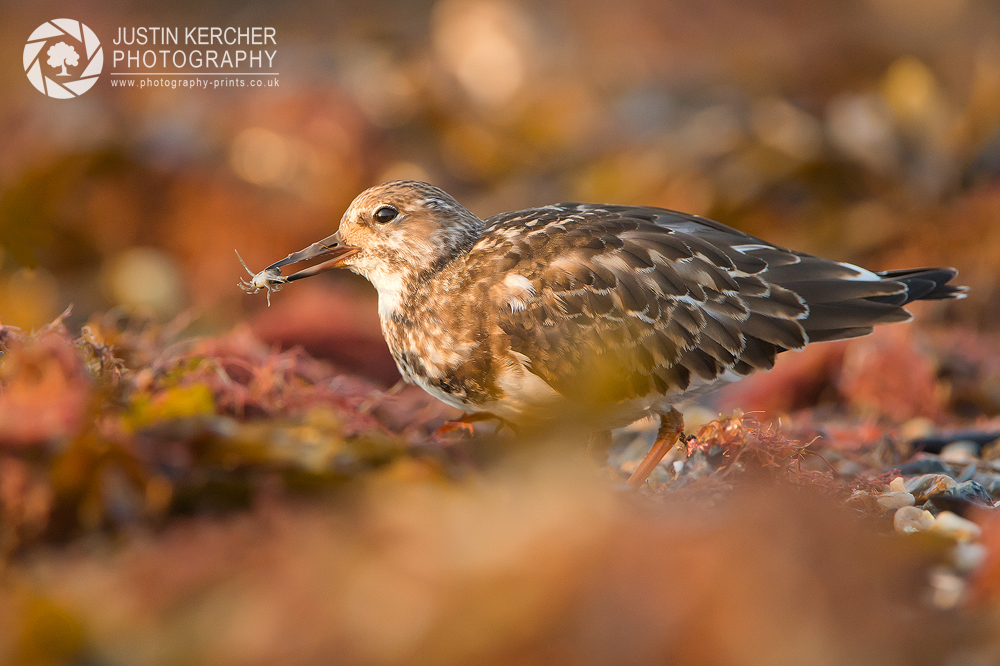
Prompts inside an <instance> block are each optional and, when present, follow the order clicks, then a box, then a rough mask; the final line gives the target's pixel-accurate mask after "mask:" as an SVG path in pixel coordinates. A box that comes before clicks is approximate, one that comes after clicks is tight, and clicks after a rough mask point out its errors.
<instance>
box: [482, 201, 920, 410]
mask: <svg viewBox="0 0 1000 666" xmlns="http://www.w3.org/2000/svg"><path fill="white" fill-rule="evenodd" d="M487 224H488V228H487V229H486V231H485V232H484V234H483V235H482V238H481V240H480V241H479V242H478V243H477V244H476V246H474V247H473V249H472V250H471V251H470V253H469V255H468V256H467V262H468V263H467V265H470V266H471V265H473V264H475V265H478V266H481V267H483V270H488V271H491V272H492V273H493V274H494V275H495V277H496V280H497V281H496V282H495V284H494V286H493V287H492V289H491V291H490V294H489V296H490V298H491V299H492V300H493V301H494V302H495V303H496V305H497V306H498V326H499V328H500V329H501V330H502V331H503V333H504V334H505V335H506V336H507V337H508V338H509V343H510V349H511V351H512V352H513V353H515V354H520V355H523V358H524V359H526V363H527V364H528V366H529V369H530V370H531V372H533V373H535V374H537V375H538V376H540V377H541V378H542V379H544V380H545V381H546V382H547V383H548V384H549V385H551V386H552V387H553V388H555V389H556V390H557V391H559V392H561V393H563V394H564V395H567V396H569V397H574V398H577V399H584V400H590V399H593V400H598V401H601V402H606V401H618V400H624V399H629V398H634V397H645V396H648V395H650V394H659V395H679V394H680V393H682V392H684V391H685V390H688V389H689V388H693V386H692V384H693V383H694V384H696V385H704V384H711V383H714V382H716V381H717V380H719V379H721V378H722V377H723V375H725V374H727V373H729V374H730V375H732V374H733V373H735V375H737V376H740V375H747V374H750V373H751V372H754V371H756V370H766V369H770V368H771V367H772V366H773V364H774V358H775V355H776V354H777V353H779V352H781V351H784V350H787V349H800V348H802V347H803V346H805V345H806V344H807V343H808V342H809V341H810V339H813V338H814V339H835V338H841V337H852V336H855V335H863V334H865V333H868V332H870V331H871V326H872V325H873V324H876V323H882V322H885V321H900V320H903V319H905V318H907V317H908V314H907V313H906V311H905V310H903V309H902V308H900V307H899V306H898V304H896V303H895V301H898V300H900V299H899V294H900V293H901V292H903V291H905V289H906V286H905V285H904V284H901V283H900V282H896V281H890V280H882V279H881V277H880V276H878V275H876V274H874V273H870V272H868V271H864V270H863V269H860V268H857V267H855V266H851V265H849V264H841V263H837V262H834V261H829V260H826V259H821V258H819V257H813V256H811V255H806V254H802V253H797V252H792V251H790V250H786V249H784V248H780V247H777V246H774V245H772V244H770V243H767V242H765V241H763V240H761V239H759V238H755V237H753V236H750V235H748V234H744V233H741V232H739V231H736V230H734V229H730V228H729V227H726V226H725V225H722V224H719V223H717V222H713V221H711V220H706V219H704V218H700V217H696V216H691V215H685V214H683V213H676V212H673V211H667V210H663V209H659V208H647V207H631V206H597V205H591V204H557V205H554V206H547V207H544V208H537V209H531V210H526V211H518V212H514V213H506V214H503V215H499V216H496V217H493V218H490V219H489V220H487ZM869 299H875V300H869ZM880 299H881V300H880ZM883 301H886V302H883ZM814 317H815V318H816V320H815V321H814V320H813V318H814Z"/></svg>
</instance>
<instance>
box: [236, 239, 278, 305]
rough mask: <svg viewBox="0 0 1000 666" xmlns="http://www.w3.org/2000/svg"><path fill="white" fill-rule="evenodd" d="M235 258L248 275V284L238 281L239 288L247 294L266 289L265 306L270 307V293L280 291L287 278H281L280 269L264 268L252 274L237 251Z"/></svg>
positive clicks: (244, 281)
mask: <svg viewBox="0 0 1000 666" xmlns="http://www.w3.org/2000/svg"><path fill="white" fill-rule="evenodd" d="M236 256H237V257H238V258H239V260H240V263H241V264H243V268H245V269H247V273H249V274H250V281H249V282H247V281H246V280H240V281H239V282H238V283H237V285H238V286H239V288H240V289H242V290H243V291H245V292H247V293H248V294H256V293H257V292H258V291H260V290H261V289H267V306H268V307H271V292H272V291H281V285H283V284H285V283H286V282H288V278H285V277H282V276H281V269H280V268H265V269H264V270H262V271H261V272H259V273H254V272H253V271H252V270H250V267H249V266H247V262H245V261H243V257H240V253H239V251H236Z"/></svg>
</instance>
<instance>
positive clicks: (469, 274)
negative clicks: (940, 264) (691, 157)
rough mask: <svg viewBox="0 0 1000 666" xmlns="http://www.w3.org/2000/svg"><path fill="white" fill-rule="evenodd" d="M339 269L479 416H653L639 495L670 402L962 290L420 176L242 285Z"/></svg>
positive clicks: (944, 274)
mask: <svg viewBox="0 0 1000 666" xmlns="http://www.w3.org/2000/svg"><path fill="white" fill-rule="evenodd" d="M320 257H327V258H328V260H327V261H325V262H324V263H321V264H318V265H315V266H312V267H310V268H306V269H305V270H302V271H299V272H297V273H294V274H292V275H289V276H287V277H285V276H282V275H281V268H282V267H284V266H287V265H289V264H294V263H298V262H301V261H306V260H309V259H315V258H320ZM340 267H343V268H347V269H349V270H351V271H354V272H355V273H358V274H360V275H362V276H364V277H366V278H367V279H368V280H369V281H370V282H371V283H372V284H373V285H374V286H375V288H376V289H377V290H378V310H379V316H380V318H381V322H382V332H383V334H384V335H385V340H386V342H387V343H388V345H389V350H390V351H391V352H392V356H393V358H394V359H395V360H396V364H397V365H398V366H399V371H400V373H401V374H402V376H403V378H404V379H405V380H406V381H408V382H412V383H415V384H417V385H419V386H421V387H422V388H423V389H424V390H426V391H427V392H428V393H430V394H431V395H433V396H435V397H437V398H439V399H441V400H442V401H444V402H445V403H447V404H449V405H452V406H454V407H457V408H459V409H461V410H463V411H464V412H466V413H467V414H469V415H470V416H469V420H479V418H478V417H482V416H483V415H489V416H490V417H498V418H499V419H501V420H502V421H506V422H510V423H514V424H517V423H523V422H530V421H531V420H533V419H537V418H541V417H544V415H547V414H558V415H560V417H561V418H567V417H569V418H573V419H580V420H582V421H578V422H582V423H585V424H587V425H588V426H589V427H590V428H591V429H592V430H593V431H595V432H600V433H605V432H607V431H609V430H610V429H611V428H615V427H620V426H623V425H627V424H628V423H631V422H633V421H636V420H638V419H639V418H642V417H645V416H648V415H659V416H660V418H661V426H660V430H659V432H658V435H657V439H656V444H654V446H653V447H652V449H651V450H650V452H649V454H648V455H647V456H646V458H645V460H644V461H643V463H642V464H641V465H640V466H639V468H638V469H637V470H636V471H635V473H634V474H633V475H632V477H631V478H630V480H629V481H630V482H631V483H632V484H641V483H642V482H644V481H645V479H646V477H647V476H648V475H649V474H650V472H651V471H652V470H653V468H654V467H655V466H656V464H657V463H658V462H659V461H660V459H662V457H663V455H664V454H666V452H667V451H668V450H669V449H670V448H671V447H672V446H673V445H674V444H675V443H676V441H677V438H678V437H679V436H680V434H681V432H682V429H683V420H682V418H681V416H680V413H679V412H678V411H677V410H676V409H674V405H675V404H676V403H678V402H680V401H683V400H686V399H689V398H692V397H695V396H698V395H701V394H703V393H706V392H709V391H712V390H714V389H716V388H719V387H720V386H723V385H725V384H729V383H731V382H735V381H737V380H739V379H741V378H743V377H746V376H747V375H750V374H752V373H754V372H757V371H761V370H765V371H766V370H769V369H771V367H772V366H773V365H774V359H775V356H776V355H777V354H778V353H780V352H783V351H787V350H790V349H802V348H803V347H805V346H806V345H807V344H809V343H810V342H821V341H826V340H841V339H844V338H853V337H857V336H861V335H867V334H869V333H871V332H872V327H873V326H875V325H876V324H885V323H890V322H899V321H906V320H908V319H910V317H911V315H910V313H909V312H907V311H906V310H904V309H903V307H902V306H903V305H905V304H907V303H909V302H910V301H915V300H920V299H941V298H960V297H962V296H963V295H964V292H965V288H964V287H957V286H953V285H949V284H947V283H948V281H949V280H951V279H952V278H954V277H955V275H956V274H957V271H955V270H954V269H952V268H921V269H911V270H897V271H885V272H879V273H875V272H872V271H868V270H865V269H864V268H860V267H858V266H854V265H851V264H847V263H842V262H838V261H832V260H829V259H823V258H821V257H816V256H812V255H809V254H805V253H802V252H795V251H793V250H787V249H785V248H782V247H779V246H776V245H773V244H771V243H768V242H767V241H764V240H761V239H760V238H756V237H754V236H751V235H749V234H745V233H743V232H740V231H737V230H735V229H731V228H729V227H727V226H725V225H723V224H720V223H718V222H713V221H712V220H708V219H705V218H702V217H698V216H696V215H688V214H685V213H678V212H675V211H671V210H665V209H662V208H653V207H647V206H614V205H594V204H585V203H561V204H554V205H551V206H543V207H541V208H532V209H528V210H522V211H516V212H511V213H502V214H500V215H495V216H493V217H490V218H488V219H486V220H481V219H479V218H478V217H476V216H475V215H473V214H472V213H471V212H469V210H467V209H466V208H465V207H464V206H462V205H461V204H460V203H459V202H458V201H456V200H455V199H454V198H452V197H451V196H449V195H448V194H447V193H445V192H444V191H442V190H441V189H439V188H437V187H434V186H433V185H428V184H427V183H422V182H416V181H392V182H388V183H384V184H382V185H378V186H376V187H372V188H370V189H368V190H366V191H365V192H363V193H361V194H360V195H359V196H358V197H357V198H356V199H355V200H354V202H353V203H352V204H351V206H350V207H349V208H348V209H347V212H346V213H345V214H344V217H343V219H342V220H341V223H340V228H339V230H338V231H337V232H336V233H334V234H333V235H331V236H328V237H327V238H324V239H323V240H321V241H319V242H318V243H314V244H312V245H310V246H309V247H307V248H305V249H303V250H300V251H299V252H294V253H292V254H290V255H288V256H287V257H286V258H285V259H282V260H281V261H278V262H275V263H274V264H271V265H270V266H268V267H267V268H266V269H264V270H263V271H261V272H260V273H258V274H256V275H255V276H254V277H253V279H252V280H251V281H250V282H243V283H241V286H242V287H243V288H244V289H245V290H247V291H248V292H255V291H257V290H259V289H267V290H268V294H269V295H270V292H271V291H275V290H278V289H280V288H281V286H282V285H283V284H285V283H287V282H292V281H294V280H298V279H301V278H304V277H309V276H312V275H316V274H318V273H321V272H323V271H326V270H329V269H332V268H340Z"/></svg>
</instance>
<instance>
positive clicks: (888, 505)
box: [875, 490, 914, 511]
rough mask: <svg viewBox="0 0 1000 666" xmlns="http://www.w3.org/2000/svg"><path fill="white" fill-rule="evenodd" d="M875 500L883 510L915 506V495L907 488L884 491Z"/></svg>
mask: <svg viewBox="0 0 1000 666" xmlns="http://www.w3.org/2000/svg"><path fill="white" fill-rule="evenodd" d="M875 501H876V502H877V503H878V506H879V508H880V509H882V510H883V511H892V510H894V509H901V508H903V507H904V506H913V504H914V500H913V495H911V494H910V493H908V492H906V491H905V490H904V491H902V492H894V493H882V494H881V495H879V496H878V497H877V498H876V499H875Z"/></svg>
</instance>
